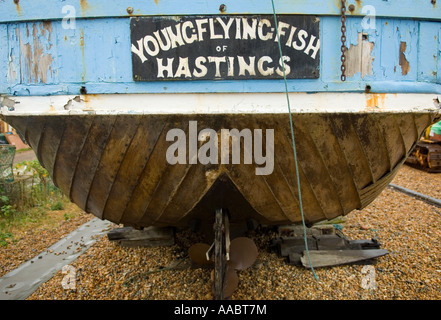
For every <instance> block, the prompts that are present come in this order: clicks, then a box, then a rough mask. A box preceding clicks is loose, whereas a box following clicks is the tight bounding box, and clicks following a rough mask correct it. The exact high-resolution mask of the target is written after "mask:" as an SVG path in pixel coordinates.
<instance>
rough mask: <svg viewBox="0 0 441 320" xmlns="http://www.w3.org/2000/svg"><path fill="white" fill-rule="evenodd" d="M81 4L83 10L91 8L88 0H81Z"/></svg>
mask: <svg viewBox="0 0 441 320" xmlns="http://www.w3.org/2000/svg"><path fill="white" fill-rule="evenodd" d="M80 5H81V9H82V10H83V11H85V10H87V9H89V4H88V3H87V0H81V1H80Z"/></svg>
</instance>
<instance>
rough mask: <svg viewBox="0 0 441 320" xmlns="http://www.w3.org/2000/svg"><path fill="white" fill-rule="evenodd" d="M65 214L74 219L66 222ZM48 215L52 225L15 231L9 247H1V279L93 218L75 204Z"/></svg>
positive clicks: (48, 220)
mask: <svg viewBox="0 0 441 320" xmlns="http://www.w3.org/2000/svg"><path fill="white" fill-rule="evenodd" d="M65 213H68V214H69V215H71V216H72V218H70V219H69V220H67V221H66V220H65V219H64V217H63V215H64V214H65ZM48 215H50V217H49V219H46V220H47V222H50V223H48V224H46V225H42V226H37V227H32V228H29V229H27V230H23V231H15V230H13V234H14V238H13V239H14V241H11V242H10V243H9V244H8V246H0V277H1V276H3V275H5V274H6V273H8V272H10V271H12V270H13V269H15V268H17V267H18V266H19V265H20V264H22V263H24V262H26V261H27V260H30V259H32V258H33V257H35V256H36V255H38V254H39V253H40V252H43V251H45V250H46V249H47V248H49V247H50V246H52V245H53V244H54V243H56V242H58V241H60V240H61V239H62V238H64V237H65V236H67V235H68V234H69V233H71V232H72V231H74V230H75V229H77V228H78V227H79V226H81V225H82V224H83V223H86V222H87V221H89V220H91V219H92V218H93V216H92V215H90V214H85V213H84V212H82V211H81V210H80V209H79V208H78V207H77V206H75V205H74V204H70V205H69V206H68V208H66V209H65V210H61V211H50V212H49V213H48Z"/></svg>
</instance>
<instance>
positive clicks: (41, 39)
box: [0, 0, 441, 95]
mask: <svg viewBox="0 0 441 320" xmlns="http://www.w3.org/2000/svg"><path fill="white" fill-rule="evenodd" d="M11 2H12V1H11ZM58 2H60V3H68V2H69V1H57V3H58ZM77 2H78V1H77ZM151 2H153V7H154V6H155V4H154V1H153V0H152V1H151ZM164 2H166V1H164ZM199 2H201V3H202V2H203V3H205V4H206V3H207V2H206V1H199ZM236 2H237V1H236ZM236 2H234V3H233V2H228V3H227V6H229V5H230V4H231V7H234V6H236V4H235V3H236ZM245 2H246V3H248V1H245ZM383 2H384V1H383ZM5 3H6V2H5ZM27 3H28V2H26V4H27ZM98 3H102V2H100V1H98V0H97V1H88V8H89V9H90V10H92V8H93V7H94V6H95V9H96V10H98V7H97V6H98ZM168 3H173V1H171V2H170V1H169V2H168ZM288 3H290V4H291V7H293V6H294V5H293V2H292V1H280V2H279V7H281V8H283V10H287V9H286V7H287V6H288ZM301 3H302V1H301ZM327 3H328V5H329V6H331V7H333V6H334V2H327ZM3 5H4V3H0V6H3ZM113 5H114V2H113V1H109V6H113ZM384 5H386V4H384ZM133 6H134V8H136V5H133ZM164 6H168V5H166V4H162V2H161V1H158V8H159V7H161V8H165V7H164ZM101 7H102V6H101ZM150 7H151V8H152V12H151V13H149V14H153V13H154V12H156V11H155V10H157V9H154V8H153V7H152V5H151V4H150ZM231 7H230V8H231ZM255 7H256V8H253V9H255V10H253V12H261V11H265V12H266V13H270V10H271V9H270V8H266V6H264V5H258V6H257V5H256V6H255ZM324 7H325V9H320V10H331V9H329V8H326V6H324ZM155 8H156V7H155ZM167 8H168V9H167V10H169V12H171V8H169V7H167ZM240 8H241V10H244V8H243V7H240ZM298 8H300V9H302V8H303V9H304V8H306V7H305V6H302V4H299V7H298ZM174 10H178V9H176V8H175V9H174ZM182 10H183V11H182V12H186V9H185V10H184V9H182ZM192 10H194V9H192ZM201 10H202V13H204V12H205V11H207V12H208V9H207V8H201ZM210 10H211V9H210ZM241 10H238V11H239V12H241ZM310 10H311V9H310ZM332 10H333V9H332ZM406 10H407V9H406ZM437 10H438V9H437ZM40 11H41V9H40ZM49 11H50V10H49ZM300 11H301V10H300ZM22 12H23V14H24V13H25V10H24V4H23V8H22ZM38 12H39V11H38ZM38 12H36V13H35V16H38ZM104 12H105V10H104ZM49 16H50V15H49ZM440 17H441V15H440V16H439V17H438V21H427V20H417V19H394V18H377V19H376V28H375V29H363V27H362V19H363V18H362V17H359V16H348V19H347V23H346V25H347V42H346V46H348V47H350V46H351V45H354V46H356V45H357V44H358V35H359V33H365V34H366V35H367V41H369V42H371V43H373V49H372V52H371V58H372V74H369V75H365V76H364V77H361V74H360V73H357V74H355V75H354V76H352V77H348V78H347V81H346V82H344V83H342V82H341V81H340V74H341V71H340V66H341V62H340V55H341V51H340V46H341V41H340V37H341V32H340V27H341V22H340V18H339V17H337V16H332V15H326V16H321V17H320V23H321V35H320V37H321V49H320V54H321V57H320V64H321V65H320V78H319V79H317V80H305V79H293V80H289V81H288V88H289V90H290V91H294V92H296V91H298V92H319V91H364V90H365V86H366V85H367V84H369V86H370V87H371V88H372V89H371V90H372V91H375V92H425V93H438V94H441V44H440V38H441V22H440V19H441V18H440ZM432 18H433V19H434V17H432ZM5 19H6V18H5V17H4V16H2V15H0V40H1V43H2V44H6V45H1V46H0V69H1V70H6V72H4V75H3V76H1V77H0V93H2V94H15V95H28V94H30V95H50V94H78V93H79V90H80V88H81V86H85V87H86V89H87V92H88V93H146V92H149V93H163V92H167V93H170V92H283V91H284V85H283V81H282V80H252V81H251V80H248V81H245V80H243V81H228V80H224V81H213V82H212V81H179V82H174V81H168V82H164V81H162V82H160V83H159V82H158V83H156V82H134V81H133V80H132V64H131V52H130V18H128V17H115V18H108V19H77V20H76V25H75V28H74V29H70V28H65V26H63V23H62V21H61V20H54V21H52V22H50V26H49V25H48V23H49V22H46V23H45V24H43V22H42V21H27V22H12V23H1V21H2V20H3V21H4V20H5ZM12 20H13V19H12ZM49 27H50V29H51V31H50V32H49ZM401 43H405V51H404V52H402V54H403V55H404V57H405V60H406V61H407V62H408V64H409V70H408V72H403V70H402V66H401V65H400V48H403V47H404V46H403V47H402V46H400V44H401ZM26 50H29V52H30V54H31V56H32V59H31V60H30V61H28V60H26V59H25V57H28V56H27V55H26V54H25V53H26ZM38 50H41V53H39V52H37V54H36V51H38ZM44 56H46V57H49V56H50V58H51V59H48V58H46V59H48V61H50V63H49V65H48V68H47V70H45V69H44V68H43V67H44V66H41V67H42V68H41V69H39V66H40V65H39V64H40V63H41V61H40V59H39V58H38V57H44ZM35 68H36V69H35ZM44 71H45V72H44Z"/></svg>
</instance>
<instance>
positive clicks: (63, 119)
mask: <svg viewBox="0 0 441 320" xmlns="http://www.w3.org/2000/svg"><path fill="white" fill-rule="evenodd" d="M434 118H435V114H434V113H433V112H430V111H428V112H424V111H420V112H403V113H392V112H391V113H374V112H373V113H359V114H357V113H296V114H293V123H294V135H295V140H296V141H295V142H296V149H297V158H298V165H299V166H298V167H299V177H300V186H301V194H302V205H303V211H304V218H305V221H306V223H313V222H317V221H321V220H326V219H332V218H335V217H337V216H340V215H345V214H347V213H349V212H351V211H353V210H355V209H362V208H364V207H366V206H367V205H368V204H370V203H371V202H372V201H373V200H374V199H375V198H376V197H377V196H378V195H379V194H380V193H381V191H382V190H383V189H384V188H385V187H386V186H387V185H388V184H389V183H390V182H391V180H392V179H393V178H394V176H395V174H396V173H397V171H398V170H399V168H400V167H401V165H402V164H403V163H404V161H405V159H406V157H407V156H408V155H409V153H410V151H411V150H412V148H413V146H414V145H415V143H416V142H417V141H418V140H419V138H420V136H421V134H422V133H423V132H424V129H425V128H426V127H428V126H429V125H431V124H432V123H433V121H434ZM5 120H6V121H7V122H8V123H10V124H11V125H12V126H14V127H15V128H16V129H17V130H18V131H19V132H21V133H22V134H23V135H24V136H25V138H26V140H27V142H28V143H29V145H30V146H31V147H32V148H33V149H34V151H35V152H36V155H37V157H38V159H39V161H40V162H41V164H42V165H43V166H44V167H45V168H46V169H47V170H48V172H49V174H50V175H51V177H52V178H53V181H54V183H55V185H56V186H57V187H59V188H60V189H61V190H62V191H63V192H64V193H65V194H66V195H68V196H69V198H70V199H71V200H72V201H73V202H74V203H76V204H77V205H78V206H79V207H80V208H81V209H83V210H85V211H86V212H89V213H92V214H94V215H95V216H97V217H99V218H101V219H107V220H109V221H112V222H115V223H123V224H125V225H131V226H136V227H147V226H187V225H189V224H190V223H191V222H192V221H197V220H200V221H202V222H203V223H212V222H213V219H214V210H215V209H216V208H219V207H223V208H228V209H229V211H230V213H231V222H232V223H234V222H242V221H244V220H247V219H254V220H256V221H258V222H260V223H263V224H286V223H300V222H301V221H302V219H301V212H300V204H299V197H298V189H297V176H296V170H295V163H294V156H293V145H292V140H291V131H290V123H289V117H288V114H286V113H285V114H280V113H278V114H137V115H129V114H119V115H110V114H107V115H106V114H102V115H96V114H95V115H84V114H83V115H27V116H13V115H8V116H5ZM190 121H197V124H198V128H199V130H200V129H202V128H211V129H214V130H215V131H216V132H217V133H218V134H219V132H220V130H221V129H224V128H227V129H231V128H238V129H239V130H241V129H243V128H248V129H250V130H254V129H263V131H265V129H274V169H273V171H272V173H271V174H268V175H256V172H255V169H256V165H255V164H254V163H253V164H243V162H241V163H240V164H208V165H204V164H201V163H197V164H189V163H188V162H187V164H174V165H172V164H169V163H168V162H167V160H166V152H167V149H168V148H169V146H170V145H171V143H172V142H170V141H167V140H166V134H167V132H168V131H169V130H171V129H174V128H179V129H182V130H183V131H184V132H186V133H188V130H189V123H190ZM200 145H201V143H200V142H199V146H200ZM230 163H231V162H230Z"/></svg>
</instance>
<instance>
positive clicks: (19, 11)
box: [14, 1, 21, 16]
mask: <svg viewBox="0 0 441 320" xmlns="http://www.w3.org/2000/svg"><path fill="white" fill-rule="evenodd" d="M14 3H15V10H17V13H18V15H19V16H21V8H20V3H19V2H18V1H14Z"/></svg>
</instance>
